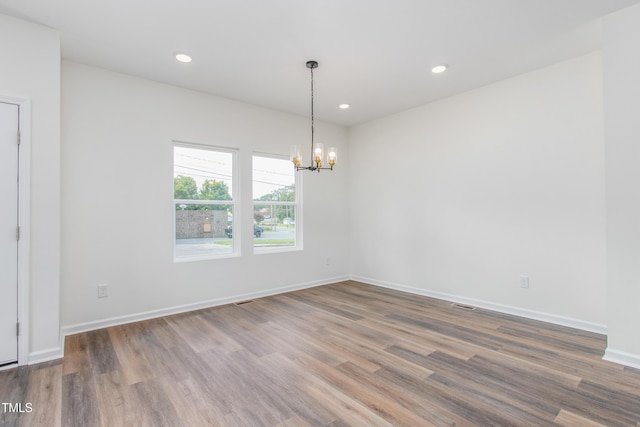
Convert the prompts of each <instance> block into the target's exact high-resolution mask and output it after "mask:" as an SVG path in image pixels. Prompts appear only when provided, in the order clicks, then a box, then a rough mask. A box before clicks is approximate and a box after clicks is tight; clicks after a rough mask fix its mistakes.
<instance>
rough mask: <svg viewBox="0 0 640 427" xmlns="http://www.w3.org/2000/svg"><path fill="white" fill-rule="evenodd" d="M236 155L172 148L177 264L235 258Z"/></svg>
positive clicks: (189, 147)
mask: <svg viewBox="0 0 640 427" xmlns="http://www.w3.org/2000/svg"><path fill="white" fill-rule="evenodd" d="M234 163H235V152H234V151H230V150H224V149H218V148H209V147H201V146H192V145H183V144H174V147H173V199H174V200H173V201H174V206H175V245H174V258H175V259H176V260H187V259H202V258H214V257H221V256H229V255H233V254H235V252H236V251H235V246H236V245H235V244H234V242H235V239H234V237H233V217H234V213H235V209H234V208H235V205H236V203H235V198H234V185H233V181H234V179H233V175H234Z"/></svg>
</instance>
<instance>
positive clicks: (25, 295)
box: [0, 95, 31, 365]
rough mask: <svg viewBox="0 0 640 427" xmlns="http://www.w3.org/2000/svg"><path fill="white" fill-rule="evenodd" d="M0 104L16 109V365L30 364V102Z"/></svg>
mask: <svg viewBox="0 0 640 427" xmlns="http://www.w3.org/2000/svg"><path fill="white" fill-rule="evenodd" d="M0 102H4V103H7V104H14V105H17V106H18V131H19V132H20V149H19V150H18V156H19V158H18V180H19V182H18V225H19V226H20V240H19V241H18V301H17V305H18V323H19V324H20V334H19V335H18V365H27V364H28V363H29V258H30V246H29V241H30V236H31V233H30V231H31V227H30V225H31V221H30V219H31V215H30V207H31V193H30V191H29V190H30V188H31V185H30V176H31V101H30V100H29V99H27V98H20V97H13V96H5V95H0Z"/></svg>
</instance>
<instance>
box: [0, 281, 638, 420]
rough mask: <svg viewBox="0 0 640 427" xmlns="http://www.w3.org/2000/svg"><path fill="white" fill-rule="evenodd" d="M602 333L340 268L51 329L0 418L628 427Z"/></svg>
mask: <svg viewBox="0 0 640 427" xmlns="http://www.w3.org/2000/svg"><path fill="white" fill-rule="evenodd" d="M605 346H606V337H605V336H602V335H598V334H593V333H589V332H584V331H579V330H575V329H571V328H565V327H561V326H557V325H551V324H546V323H543V322H538V321H533V320H529V319H523V318H519V317H515V316H509V315H505V314H501V313H495V312H491V311H488V310H482V309H476V310H473V311H465V310H461V309H457V308H454V307H452V306H451V304H449V303H448V302H446V301H441V300H436V299H432V298H427V297H422V296H416V295H411V294H407V293H402V292H397V291H393V290H389V289H384V288H378V287H375V286H370V285H365V284H362V283H358V282H353V281H348V282H341V283H335V284H332V285H327V286H321V287H317V288H311V289H306V290H302V291H296V292H291V293H287V294H282V295H276V296H272V297H266V298H261V299H257V300H255V301H254V302H251V303H247V304H241V305H233V304H231V305H225V306H220V307H213V308H210V309H205V310H198V311H194V312H189V313H183V314H178V315H174V316H167V317H163V318H158V319H152V320H148V321H143V322H137V323H132V324H128V325H120V326H114V327H111V328H106V329H102V330H98V331H91V332H87V333H83V334H77V335H73V336H69V337H67V338H66V344H65V357H64V359H63V360H60V361H53V362H48V363H43V364H39V365H33V366H27V367H20V368H14V369H10V370H5V371H0V401H2V402H11V403H14V404H15V403H22V404H23V405H24V404H26V403H30V404H31V407H32V408H33V409H32V411H31V412H28V413H27V412H23V413H15V412H6V411H3V412H0V426H65V427H67V426H82V427H90V426H105V427H111V426H116V427H117V426H282V427H285V426H332V427H338V426H412V427H415V426H483V427H484V426H580V427H582V426H632V427H640V371H639V370H636V369H631V368H627V367H623V366H621V365H617V364H613V363H609V362H605V361H603V360H602V359H601V357H602V354H603V352H604V349H605Z"/></svg>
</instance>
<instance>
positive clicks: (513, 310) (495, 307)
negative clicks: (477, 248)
mask: <svg viewBox="0 0 640 427" xmlns="http://www.w3.org/2000/svg"><path fill="white" fill-rule="evenodd" d="M351 279H352V280H355V281H358V282H363V283H367V284H370V285H374V286H380V287H383V288H388V289H393V290H396V291H402V292H408V293H411V294H416V295H423V296H427V297H431V298H436V299H440V300H445V301H450V302H457V303H460V304H466V305H472V306H475V307H480V308H484V309H487V310H492V311H497V312H500V313H505V314H512V315H514V316H520V317H525V318H527V319H533V320H540V321H542V322H547V323H553V324H556V325H561V326H567V327H570V328H575V329H580V330H583V331H589V332H595V333H597V334H603V335H606V333H607V326H606V325H602V324H599V323H593V322H587V321H584V320H579V319H573V318H570V317H564V316H558V315H555V314H550V313H544V312H539V311H534V310H528V309H524V308H519V307H513V306H509V305H502V304H496V303H493V302H489V301H482V300H477V299H473V298H466V297H461V296H458V295H452V294H446V293H442V292H434V291H428V290H426V289H420V288H414V287H411V286H404V285H399V284H397V283H390V282H385V281H380V280H375V279H371V278H367V277H360V276H352V277H351Z"/></svg>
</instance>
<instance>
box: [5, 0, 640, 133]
mask: <svg viewBox="0 0 640 427" xmlns="http://www.w3.org/2000/svg"><path fill="white" fill-rule="evenodd" d="M639 2H640V0H393V1H392V0H316V1H313V2H312V1H309V0H270V1H265V0H154V1H152V0H0V13H3V14H6V15H12V16H15V17H18V18H22V19H26V20H29V21H33V22H36V23H40V24H44V25H47V26H49V27H52V28H55V29H58V30H60V33H61V41H62V55H63V57H64V58H66V59H70V60H73V61H78V62H82V63H86V64H92V65H96V66H99V67H103V68H107V69H111V70H115V71H119V72H122V73H127V74H131V75H136V76H141V77H144V78H148V79H152V80H156V81H160V82H165V83H169V84H172V85H177V86H181V87H185V88H191V89H195V90H199V91H203V92H208V93H211V94H215V95H219V96H223V97H227V98H232V99H236V100H240V101H244V102H248V103H251V104H255V105H260V106H264V107H268V108H273V109H277V110H281V111H286V112H291V113H295V114H300V115H305V116H308V115H309V110H310V107H309V104H310V98H309V96H310V95H309V89H310V88H309V70H308V69H307V68H306V67H305V62H306V61H307V60H309V59H314V60H317V61H318V62H319V64H320V66H319V68H318V69H317V70H316V71H315V72H314V75H315V83H316V105H315V113H316V118H318V119H320V120H324V121H328V122H332V123H337V124H342V125H354V124H358V123H363V122H366V121H369V120H372V119H375V118H378V117H382V116H385V115H389V114H393V113H395V112H399V111H402V110H406V109H408V108H411V107H415V106H418V105H422V104H425V103H428V102H431V101H434V100H436V99H440V98H443V97H447V96H450V95H453V94H456V93H460V92H463V91H466V90H469V89H472V88H475V87H479V86H482V85H485V84H488V83H491V82H495V81H498V80H502V79H504V78H507V77H510V76H514V75H517V74H520V73H523V72H526V71H529V70H533V69H536V68H540V67H543V66H546V65H549V64H553V63H555V62H558V61H561V60H563V59H566V58H570V57H574V56H578V55H581V54H584V53H587V52H590V51H593V50H595V49H598V48H599V46H600V20H599V17H601V16H603V15H605V14H607V13H610V12H613V11H615V10H618V9H621V8H623V7H627V6H629V5H632V4H636V3H639ZM178 51H180V52H186V53H188V54H190V55H192V56H193V62H191V63H190V64H180V63H178V62H177V61H176V60H175V59H174V56H173V55H174V53H175V52H178ZM438 63H446V64H448V65H449V67H450V68H449V70H448V71H447V72H446V73H444V74H441V75H433V74H431V72H430V71H429V70H430V69H431V67H432V66H433V65H435V64H438ZM343 102H346V103H349V104H351V106H352V107H351V109H349V110H344V111H343V110H340V109H338V104H340V103H343Z"/></svg>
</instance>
